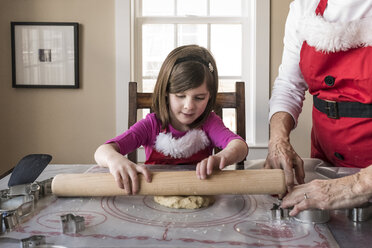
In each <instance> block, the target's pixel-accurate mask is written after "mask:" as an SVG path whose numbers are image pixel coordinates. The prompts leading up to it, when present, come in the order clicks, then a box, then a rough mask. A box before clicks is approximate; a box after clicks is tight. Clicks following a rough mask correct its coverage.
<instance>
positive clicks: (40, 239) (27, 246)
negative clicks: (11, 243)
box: [21, 235, 46, 248]
mask: <svg viewBox="0 0 372 248" xmlns="http://www.w3.org/2000/svg"><path fill="white" fill-rule="evenodd" d="M45 244H46V242H45V236H43V235H35V236H31V237H28V238H25V239H22V240H21V247H22V248H31V247H40V245H45Z"/></svg>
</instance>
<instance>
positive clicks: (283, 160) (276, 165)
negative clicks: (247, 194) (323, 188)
mask: <svg viewBox="0 0 372 248" xmlns="http://www.w3.org/2000/svg"><path fill="white" fill-rule="evenodd" d="M294 125H295V122H294V119H293V117H292V116H291V115H290V114H288V113H286V112H277V113H275V114H274V115H273V116H272V117H271V120H270V142H269V153H268V155H267V158H266V161H265V164H264V168H265V169H281V168H282V169H283V170H284V176H285V181H286V185H287V189H288V191H291V190H292V187H293V186H294V174H293V169H294V171H295V175H296V179H297V182H298V183H299V184H302V183H304V178H305V172H304V162H303V161H302V159H301V158H300V156H298V154H297V153H296V152H295V150H294V149H293V147H292V145H291V143H290V142H289V135H290V132H291V130H292V128H293V126H294Z"/></svg>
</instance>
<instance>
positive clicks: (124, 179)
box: [108, 155, 151, 195]
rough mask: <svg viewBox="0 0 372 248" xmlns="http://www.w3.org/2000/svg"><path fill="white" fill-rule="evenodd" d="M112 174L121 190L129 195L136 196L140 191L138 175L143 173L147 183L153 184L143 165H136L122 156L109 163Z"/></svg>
mask: <svg viewBox="0 0 372 248" xmlns="http://www.w3.org/2000/svg"><path fill="white" fill-rule="evenodd" d="M108 167H109V169H110V173H111V174H112V175H113V176H114V178H115V181H116V183H117V185H118V187H119V188H121V189H125V191H126V192H127V194H129V195H130V194H132V193H133V195H135V194H136V193H137V192H138V190H139V180H138V175H137V173H142V174H143V175H144V177H145V179H146V181H147V182H151V174H150V172H149V170H148V169H147V168H146V167H145V166H143V165H136V164H135V163H133V162H131V161H130V160H128V159H127V158H125V157H124V156H122V155H120V156H118V157H117V158H115V159H111V160H110V161H109V162H108Z"/></svg>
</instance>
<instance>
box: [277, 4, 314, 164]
mask: <svg viewBox="0 0 372 248" xmlns="http://www.w3.org/2000/svg"><path fill="white" fill-rule="evenodd" d="M291 2H292V0H280V1H279V0H271V1H270V4H271V6H270V7H271V13H270V15H271V19H270V39H271V41H270V83H271V86H272V85H273V83H274V81H275V78H276V77H277V75H278V68H279V66H280V64H281V60H282V52H283V37H284V26H285V21H286V17H287V15H288V11H289V4H290V3H291ZM312 103H313V101H312V99H311V95H309V94H308V93H307V94H306V100H305V102H304V107H303V109H302V113H301V115H300V118H299V120H298V124H297V125H298V126H297V128H296V129H295V130H294V131H293V132H292V133H291V143H292V145H293V147H294V148H295V150H296V151H297V153H298V154H299V155H300V156H301V157H307V158H308V157H310V132H311V125H312V121H311V110H312Z"/></svg>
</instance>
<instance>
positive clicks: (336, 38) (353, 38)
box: [299, 14, 372, 52]
mask: <svg viewBox="0 0 372 248" xmlns="http://www.w3.org/2000/svg"><path fill="white" fill-rule="evenodd" d="M371 23H372V18H371V17H368V18H364V19H361V20H356V21H352V22H346V23H337V22H334V23H333V22H327V21H325V20H324V18H323V17H322V16H317V15H315V14H312V15H310V16H308V17H305V18H304V19H303V20H302V21H301V22H300V23H299V33H300V37H301V38H303V40H305V41H306V42H307V43H308V44H309V45H310V46H312V47H315V48H316V50H318V51H323V52H338V51H346V50H349V49H351V48H357V47H366V46H371V45H372V24H371Z"/></svg>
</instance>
